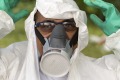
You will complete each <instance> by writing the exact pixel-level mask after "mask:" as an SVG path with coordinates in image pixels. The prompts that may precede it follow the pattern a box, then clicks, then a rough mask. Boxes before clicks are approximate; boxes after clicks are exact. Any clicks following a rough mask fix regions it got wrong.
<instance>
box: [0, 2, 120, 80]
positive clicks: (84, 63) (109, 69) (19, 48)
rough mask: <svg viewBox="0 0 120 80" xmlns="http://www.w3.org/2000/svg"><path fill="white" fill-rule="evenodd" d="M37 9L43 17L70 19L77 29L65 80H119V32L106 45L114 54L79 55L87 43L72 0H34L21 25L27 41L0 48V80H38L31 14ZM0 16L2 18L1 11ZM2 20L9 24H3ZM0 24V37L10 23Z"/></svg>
mask: <svg viewBox="0 0 120 80" xmlns="http://www.w3.org/2000/svg"><path fill="white" fill-rule="evenodd" d="M37 10H38V11H40V13H41V14H42V15H43V16H44V17H46V18H55V19H69V18H74V20H75V22H76V26H77V27H78V28H79V34H78V35H79V36H78V47H77V48H76V49H75V51H74V55H73V56H72V58H71V68H70V71H69V74H68V79H67V80H120V75H119V74H120V62H119V58H120V56H119V54H120V40H119V39H120V36H119V35H120V31H118V32H116V33H114V34H112V35H111V36H109V37H108V38H107V42H106V44H107V46H108V47H110V48H111V49H113V51H114V53H115V54H111V55H107V56H103V57H101V58H98V59H95V58H90V57H87V56H85V55H83V54H82V53H81V52H80V51H81V50H82V49H84V48H85V47H86V45H87V43H88V31H87V26H86V14H85V12H83V11H81V10H79V8H78V7H77V5H76V4H75V3H74V1H73V0H52V1H50V0H37V2H36V7H35V8H34V10H33V12H31V14H30V16H29V17H28V19H27V20H26V22H25V30H26V35H27V38H28V41H27V42H20V43H14V44H11V45H10V46H8V47H7V48H0V80H41V77H40V72H39V62H38V54H37V53H38V52H37V46H36V36H35V32H34V24H35V22H34V14H35V13H36V11H37ZM2 13H3V14H2ZM0 14H1V16H5V15H6V13H5V12H2V11H1V12H0ZM0 19H1V17H0ZM6 19H7V20H8V21H10V22H9V23H7V22H6ZM0 24H5V25H2V26H0V27H3V28H5V29H4V30H2V34H4V33H5V30H7V29H9V28H10V29H11V30H13V27H12V26H11V25H13V21H12V19H11V18H10V17H9V16H6V18H3V20H2V21H1V20H0ZM7 25H9V27H7ZM0 32H1V28H0ZM5 35H6V34H5ZM5 35H4V36H5ZM1 38H2V37H1ZM97 54H99V53H97ZM53 80H54V78H53Z"/></svg>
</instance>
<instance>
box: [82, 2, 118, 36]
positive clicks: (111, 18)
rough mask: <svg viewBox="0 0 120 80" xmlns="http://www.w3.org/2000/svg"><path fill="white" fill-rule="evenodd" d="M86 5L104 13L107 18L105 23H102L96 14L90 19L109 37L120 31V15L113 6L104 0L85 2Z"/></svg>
mask: <svg viewBox="0 0 120 80" xmlns="http://www.w3.org/2000/svg"><path fill="white" fill-rule="evenodd" d="M84 3H85V4H87V5H88V6H91V7H95V8H98V9H100V10H101V11H102V13H103V15H104V16H105V21H102V20H101V19H100V18H98V17H97V16H96V15H95V14H91V15H90V18H91V19H92V21H93V22H94V23H95V24H96V25H98V26H99V27H100V28H101V29H102V31H103V32H104V33H105V34H106V35H107V36H109V35H111V34H112V33H115V32H116V31H117V30H118V29H120V13H119V11H118V10H117V9H116V8H115V6H114V5H113V4H110V3H107V2H104V1H102V0H84Z"/></svg>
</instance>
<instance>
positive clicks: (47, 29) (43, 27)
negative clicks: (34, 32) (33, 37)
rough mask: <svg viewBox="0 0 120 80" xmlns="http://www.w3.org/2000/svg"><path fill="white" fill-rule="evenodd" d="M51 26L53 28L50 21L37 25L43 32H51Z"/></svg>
mask: <svg viewBox="0 0 120 80" xmlns="http://www.w3.org/2000/svg"><path fill="white" fill-rule="evenodd" d="M53 28H54V26H53V25H52V24H51V23H48V22H46V23H43V24H42V25H41V26H40V27H39V29H40V30H41V31H43V32H52V30H53Z"/></svg>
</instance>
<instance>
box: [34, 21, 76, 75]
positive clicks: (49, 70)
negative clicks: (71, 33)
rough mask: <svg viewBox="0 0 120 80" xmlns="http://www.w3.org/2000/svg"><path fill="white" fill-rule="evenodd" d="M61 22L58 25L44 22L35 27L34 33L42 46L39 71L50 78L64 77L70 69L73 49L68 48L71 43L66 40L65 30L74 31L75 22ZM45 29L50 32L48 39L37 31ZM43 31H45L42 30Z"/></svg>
mask: <svg viewBox="0 0 120 80" xmlns="http://www.w3.org/2000/svg"><path fill="white" fill-rule="evenodd" d="M68 22H69V21H63V22H60V23H56V22H51V21H44V22H39V23H37V24H36V26H35V32H36V35H37V37H38V38H39V40H40V41H41V43H42V44H43V45H44V46H43V55H42V56H41V60H40V69H41V71H42V72H43V73H44V74H46V75H48V76H51V77H62V76H65V75H66V74H67V73H68V72H69V69H70V58H71V56H72V54H73V49H72V48H71V46H70V43H71V41H70V40H68V39H67V34H66V31H67V30H76V27H75V22H72V21H70V22H69V23H68ZM37 27H39V28H40V29H41V30H42V29H43V28H46V27H47V31H51V35H50V37H49V38H44V37H43V36H42V35H41V34H40V32H39V31H38V30H37ZM43 31H45V29H43Z"/></svg>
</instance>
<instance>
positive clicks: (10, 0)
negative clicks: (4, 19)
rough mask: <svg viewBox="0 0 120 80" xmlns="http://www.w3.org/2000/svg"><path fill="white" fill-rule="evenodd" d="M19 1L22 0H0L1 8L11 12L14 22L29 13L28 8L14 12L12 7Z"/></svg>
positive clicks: (8, 12)
mask: <svg viewBox="0 0 120 80" xmlns="http://www.w3.org/2000/svg"><path fill="white" fill-rule="evenodd" d="M19 1H20V0H0V10H4V11H5V12H6V13H7V14H9V15H10V16H11V18H12V19H13V21H14V22H17V21H18V20H19V19H21V18H22V17H24V16H25V15H27V14H28V13H29V12H28V11H27V10H21V11H19V12H18V13H16V14H15V13H13V12H12V8H14V7H15V6H16V5H17V4H18V2H19Z"/></svg>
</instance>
